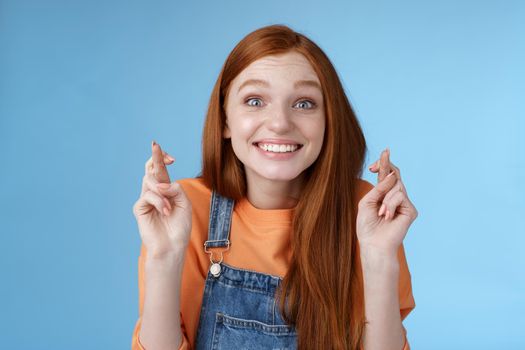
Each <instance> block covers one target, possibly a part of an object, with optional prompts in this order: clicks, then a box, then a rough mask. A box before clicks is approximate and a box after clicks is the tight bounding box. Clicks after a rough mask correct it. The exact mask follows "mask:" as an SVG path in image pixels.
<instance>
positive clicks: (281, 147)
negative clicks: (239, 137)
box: [252, 142, 303, 153]
mask: <svg viewBox="0 0 525 350" xmlns="http://www.w3.org/2000/svg"><path fill="white" fill-rule="evenodd" d="M252 145H254V146H255V147H258V148H260V149H262V150H264V151H266V152H272V153H293V152H295V151H298V150H300V149H301V148H302V147H303V145H301V144H275V143H263V142H254V143H252Z"/></svg>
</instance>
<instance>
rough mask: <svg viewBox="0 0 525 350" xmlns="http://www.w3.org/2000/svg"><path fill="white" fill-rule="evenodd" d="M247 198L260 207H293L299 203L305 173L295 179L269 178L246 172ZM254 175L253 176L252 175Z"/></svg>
mask: <svg viewBox="0 0 525 350" xmlns="http://www.w3.org/2000/svg"><path fill="white" fill-rule="evenodd" d="M246 175H247V176H246V181H247V198H248V201H250V203H251V204H252V205H253V206H254V207H256V208H258V209H291V208H293V207H295V206H296V205H297V202H298V200H299V194H300V193H301V189H302V186H303V174H301V175H299V176H298V177H296V178H295V179H293V180H283V181H279V180H268V179H263V178H260V177H258V176H257V175H255V174H246ZM250 175H253V176H250Z"/></svg>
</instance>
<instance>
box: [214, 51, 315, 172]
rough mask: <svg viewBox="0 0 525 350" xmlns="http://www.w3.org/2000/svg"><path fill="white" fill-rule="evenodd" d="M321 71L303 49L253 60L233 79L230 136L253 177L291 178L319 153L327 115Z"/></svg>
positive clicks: (229, 98)
mask: <svg viewBox="0 0 525 350" xmlns="http://www.w3.org/2000/svg"><path fill="white" fill-rule="evenodd" d="M323 103H324V101H323V94H322V91H321V84H320V82H319V79H318V77H317V74H316V73H315V71H314V70H313V68H312V66H311V65H310V63H309V62H308V60H307V59H306V58H305V57H304V56H303V55H302V54H299V53H297V52H289V53H286V54H282V55H278V56H266V57H263V58H261V59H259V60H257V61H254V62H252V63H251V64H250V65H249V66H248V67H246V68H245V69H244V70H243V71H242V72H241V73H240V74H239V75H238V76H237V77H236V78H235V79H234V80H233V81H232V83H231V86H230V90H229V93H228V96H227V98H226V106H225V111H226V123H227V127H226V128H225V130H224V134H223V135H224V137H225V138H231V143H232V147H233V150H234V152H235V155H236V156H237V157H238V158H239V160H240V161H241V162H242V163H243V164H244V166H245V171H246V176H248V177H249V178H250V179H251V180H264V179H266V180H273V181H290V180H293V179H295V178H297V177H298V176H299V175H300V174H301V173H302V172H303V171H304V170H305V169H307V168H308V167H309V166H310V165H311V164H312V163H313V162H314V161H315V160H316V159H317V156H318V155H319V152H320V151H321V146H322V145H323V137H324V130H325V114H324V105H323Z"/></svg>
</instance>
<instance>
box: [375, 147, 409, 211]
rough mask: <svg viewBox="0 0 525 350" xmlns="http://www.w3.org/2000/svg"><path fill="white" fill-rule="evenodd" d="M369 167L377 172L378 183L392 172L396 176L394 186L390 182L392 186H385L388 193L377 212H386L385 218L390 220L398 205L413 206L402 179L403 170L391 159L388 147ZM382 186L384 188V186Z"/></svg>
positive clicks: (401, 206)
mask: <svg viewBox="0 0 525 350" xmlns="http://www.w3.org/2000/svg"><path fill="white" fill-rule="evenodd" d="M369 169H370V171H372V172H374V173H375V172H377V182H378V183H381V182H383V180H384V179H385V178H386V177H387V176H388V175H389V174H390V173H393V174H392V175H391V176H395V178H396V181H395V183H394V185H393V186H392V184H391V183H390V186H391V187H390V186H387V187H385V192H386V194H384V198H383V199H382V200H381V202H382V204H381V206H380V208H379V211H378V213H377V215H378V216H381V215H383V214H384V215H385V220H389V219H392V218H393V217H394V215H395V213H396V211H397V209H398V207H400V209H403V207H405V208H406V207H409V206H411V203H410V201H409V200H408V196H407V192H406V188H405V185H404V184H403V181H402V180H401V172H400V170H399V168H398V167H396V166H395V165H394V164H393V163H392V162H391V161H390V150H389V149H388V148H387V149H385V150H384V151H383V152H381V155H380V157H379V159H378V160H377V161H375V162H374V163H373V164H372V165H370V166H369ZM390 181H391V180H390ZM380 187H381V188H382V187H383V186H380Z"/></svg>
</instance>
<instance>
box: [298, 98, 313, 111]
mask: <svg viewBox="0 0 525 350" xmlns="http://www.w3.org/2000/svg"><path fill="white" fill-rule="evenodd" d="M304 103H307V104H309V105H310V107H304V108H306V109H312V108H314V107H315V103H314V102H312V101H309V100H302V101H299V102H298V103H297V104H304ZM299 108H303V107H299Z"/></svg>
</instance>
